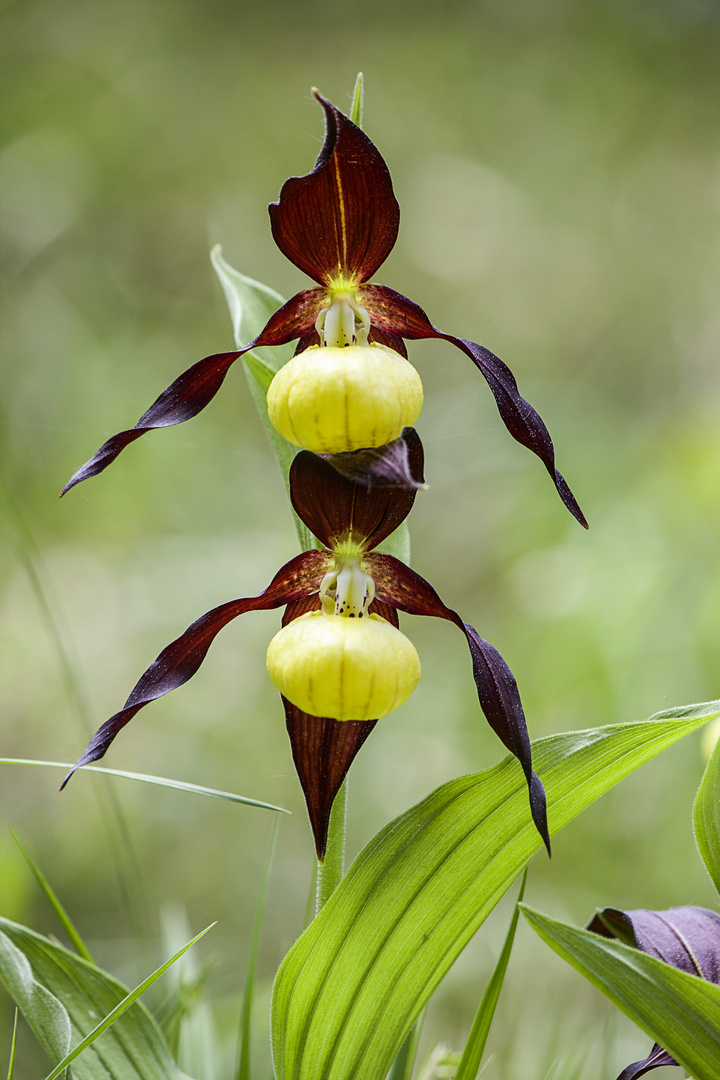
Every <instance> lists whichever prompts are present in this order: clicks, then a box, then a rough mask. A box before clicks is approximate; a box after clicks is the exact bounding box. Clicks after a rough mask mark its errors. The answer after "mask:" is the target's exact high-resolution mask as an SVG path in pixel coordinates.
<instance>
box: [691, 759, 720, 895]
mask: <svg viewBox="0 0 720 1080" xmlns="http://www.w3.org/2000/svg"><path fill="white" fill-rule="evenodd" d="M693 822H694V826H695V840H696V842H697V846H698V850H699V852H700V855H701V856H702V860H703V862H704V863H705V868H706V870H707V872H708V874H709V875H710V877H711V878H712V880H713V884H714V885H715V888H716V889H717V891H718V892H719V893H720V739H718V741H717V742H716V743H715V748H714V750H713V752H712V754H711V755H710V760H709V761H708V763H707V768H706V769H705V773H704V775H703V778H702V780H701V781H700V787H699V788H698V793H697V795H696V796H695V806H694V807H693Z"/></svg>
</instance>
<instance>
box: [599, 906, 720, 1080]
mask: <svg viewBox="0 0 720 1080" xmlns="http://www.w3.org/2000/svg"><path fill="white" fill-rule="evenodd" d="M587 928H588V930H592V932H593V933H595V934H600V935H601V936H602V937H606V938H617V939H618V940H620V941H622V942H624V943H625V944H626V945H631V946H634V947H635V948H636V949H640V951H641V952H644V953H647V954H648V956H654V957H655V958H656V959H657V960H663V961H664V962H665V963H666V964H672V966H673V967H676V968H678V969H679V970H680V971H684V972H685V973H686V974H688V975H697V976H699V977H700V978H701V979H707V981H708V982H712V983H715V985H716V986H720V915H718V914H717V913H716V912H714V911H709V910H708V909H707V908H700V907H689V906H688V907H677V908H669V909H668V910H667V911H650V910H649V909H647V908H637V909H636V910H634V911H621V910H619V909H618V908H604V909H603V910H602V911H599V912H598V913H597V914H596V915H594V916H593V918H592V919H591V920H590V922H589V923H588V927H587ZM662 1065H677V1061H676V1060H675V1058H673V1057H671V1056H670V1054H668V1052H667V1051H666V1050H663V1048H662V1047H661V1046H659V1045H658V1044H657V1043H655V1045H654V1046H653V1048H652V1050H651V1051H650V1053H649V1054H648V1056H647V1057H646V1058H644V1059H643V1060H642V1061H636V1062H634V1063H633V1064H632V1065H628V1066H627V1068H626V1069H624V1070H623V1071H622V1073H621V1074H620V1076H619V1077H618V1080H636V1077H639V1076H644V1075H645V1073H648V1072H651V1070H653V1069H659V1068H660V1066H662Z"/></svg>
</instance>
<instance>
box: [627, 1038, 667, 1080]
mask: <svg viewBox="0 0 720 1080" xmlns="http://www.w3.org/2000/svg"><path fill="white" fill-rule="evenodd" d="M663 1065H677V1061H676V1060H675V1058H674V1057H672V1055H671V1054H668V1052H667V1050H663V1048H662V1046H658V1044H657V1043H655V1045H654V1046H653V1048H652V1050H651V1051H650V1053H649V1054H648V1056H647V1057H646V1058H643V1060H642V1061H635V1062H633V1064H632V1065H628V1066H627V1068H625V1069H623V1071H622V1072H621V1073H620V1075H619V1076H618V1080H637V1077H639V1076H644V1075H645V1073H648V1072H652V1070H653V1069H660V1068H661V1067H662V1066H663Z"/></svg>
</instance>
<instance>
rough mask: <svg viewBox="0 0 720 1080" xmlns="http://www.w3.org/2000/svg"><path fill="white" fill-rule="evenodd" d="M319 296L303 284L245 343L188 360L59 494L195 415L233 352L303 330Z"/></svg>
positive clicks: (277, 342)
mask: <svg viewBox="0 0 720 1080" xmlns="http://www.w3.org/2000/svg"><path fill="white" fill-rule="evenodd" d="M323 302H324V298H323V294H322V293H321V291H320V290H319V289H307V290H305V291H304V292H301V293H298V294H297V296H294V297H293V298H292V300H288V302H287V303H286V304H283V306H282V307H281V308H280V309H279V310H278V311H276V312H275V313H274V314H273V315H272V316H271V317H270V319H269V321H268V323H267V326H266V327H265V329H264V330H262V331H261V333H260V334H258V336H257V337H256V338H255V340H254V341H251V342H250V344H249V345H246V346H245V348H244V349H240V350H238V351H237V352H226V353H216V354H215V355H213V356H206V357H205V359H204V360H199V361H198V362H197V364H193V366H192V367H191V368H188V370H187V371H185V372H183V374H182V375H180V376H179V378H177V379H176V380H175V382H174V383H172V385H170V386H169V387H168V388H167V390H164V391H163V393H162V394H161V395H160V397H159V398H157V400H156V401H154V402H153V404H152V405H151V406H150V408H149V409H148V410H147V412H146V413H143V415H142V416H141V417H140V419H139V420H138V422H137V424H136V425H135V427H134V428H129V429H128V430H127V431H120V432H118V434H117V435H113V436H112V438H111V439H108V440H107V442H105V443H103V445H102V446H101V447H100V449H99V450H98V451H97V453H96V454H93V456H92V457H91V458H90V460H89V461H86V462H85V464H84V465H83V466H82V467H81V468H80V469H78V470H77V472H76V473H74V475H73V476H72V477H71V478H70V480H68V482H67V484H66V485H65V487H64V488H63V489H62V491H61V492H60V494H61V495H64V494H65V492H66V491H69V490H70V488H72V487H75V485H76V484H79V483H80V482H81V481H82V480H88V479H89V478H90V477H91V476H97V475H98V473H101V472H103V470H104V469H106V468H107V467H108V465H111V464H112V462H113V461H114V460H115V458H116V457H117V456H118V454H119V453H120V452H121V451H122V450H124V449H125V447H126V446H128V445H129V444H130V443H131V442H134V441H135V439H139V438H140V436H141V435H144V434H145V432H146V431H153V430H154V429H155V428H163V427H173V426H174V425H175V424H182V423H184V421H185V420H191V419H192V417H193V416H197V414H198V413H199V412H202V410H203V409H204V408H205V406H206V405H208V404H209V403H210V402H211V401H212V399H213V398H214V397H215V395H216V394H217V392H218V390H219V389H220V387H221V386H222V384H223V381H224V379H225V376H226V375H227V373H228V371H229V370H230V368H231V366H232V365H233V364H234V363H235V361H236V360H237V359H238V357H240V356H242V355H243V353H246V352H248V351H249V350H250V349H253V348H259V347H260V346H262V345H284V344H285V343H286V342H288V341H294V339H295V338H296V337H300V336H301V335H302V334H305V333H307V332H308V331H309V330H310V329H311V328H313V327H314V325H315V319H316V318H317V315H318V312H319V311H320V308H321V307H322V304H323Z"/></svg>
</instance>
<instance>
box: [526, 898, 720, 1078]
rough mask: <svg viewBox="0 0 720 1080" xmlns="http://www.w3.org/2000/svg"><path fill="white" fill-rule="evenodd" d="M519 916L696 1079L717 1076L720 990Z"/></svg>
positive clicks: (611, 944)
mask: <svg viewBox="0 0 720 1080" xmlns="http://www.w3.org/2000/svg"><path fill="white" fill-rule="evenodd" d="M522 911H523V914H524V916H525V918H526V919H527V921H528V922H529V923H530V925H531V926H532V927H533V929H534V930H536V931H537V933H538V934H539V935H540V937H541V938H542V939H543V941H545V942H547V944H548V945H549V946H550V947H551V948H552V949H554V950H555V952H556V953H558V954H559V955H560V956H562V957H563V959H564V960H567V962H568V963H569V964H572V966H573V967H575V968H577V970H578V971H580V972H581V973H582V974H583V975H584V976H585V978H586V979H588V980H589V981H590V982H591V983H592V984H593V985H594V986H596V987H597V988H598V990H601V991H602V992H603V994H605V995H606V996H607V997H609V998H610V1000H611V1001H613V1002H614V1003H615V1004H616V1005H617V1006H618V1007H619V1008H620V1009H622V1011H623V1012H624V1013H626V1014H627V1015H628V1016H629V1017H630V1018H631V1020H634V1021H635V1023H636V1024H638V1025H639V1026H640V1027H641V1028H643V1030H644V1031H646V1032H647V1033H648V1035H650V1036H651V1037H652V1038H653V1039H655V1041H656V1042H658V1043H659V1044H660V1045H661V1046H662V1047H663V1049H665V1050H667V1051H668V1053H669V1054H672V1056H673V1057H674V1058H675V1059H676V1060H677V1061H678V1062H679V1063H680V1064H681V1065H682V1066H683V1068H684V1069H685V1070H686V1071H687V1072H688V1073H689V1074H691V1075H692V1076H693V1077H695V1080H717V1078H718V1077H719V1076H720V987H719V986H715V984H714V983H711V982H708V981H707V980H705V979H700V978H699V977H698V976H697V975H688V974H687V973H686V972H684V971H678V969H677V968H674V967H672V965H671V964H666V963H664V962H663V961H662V960H657V959H656V958H655V957H654V956H648V955H646V954H645V953H643V952H640V950H639V949H634V948H631V947H630V946H629V945H623V944H622V943H621V942H619V941H611V940H609V939H608V938H604V937H600V936H599V935H598V934H593V933H590V931H588V930H578V929H577V928H576V927H574V926H568V925H567V924H566V923H562V922H556V921H555V920H554V919H550V918H548V917H547V915H541V914H540V912H539V911H533V910H532V909H531V908H526V907H525V906H524V905H523V906H522Z"/></svg>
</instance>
